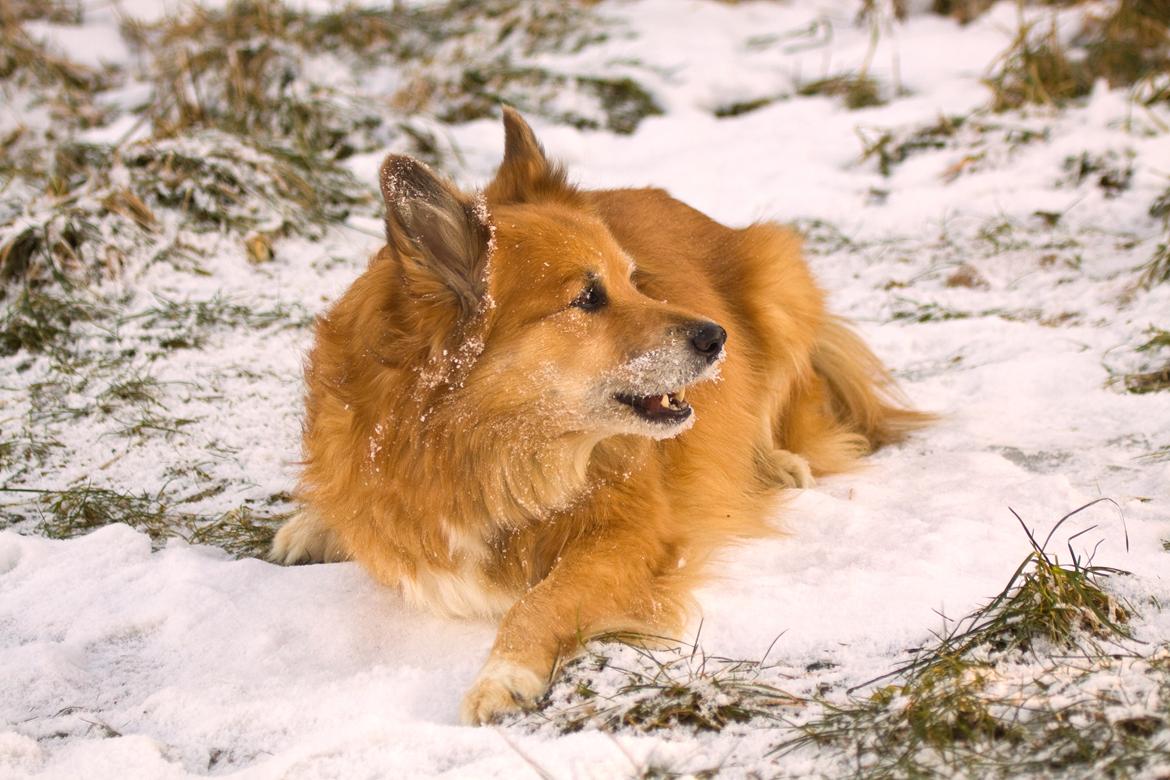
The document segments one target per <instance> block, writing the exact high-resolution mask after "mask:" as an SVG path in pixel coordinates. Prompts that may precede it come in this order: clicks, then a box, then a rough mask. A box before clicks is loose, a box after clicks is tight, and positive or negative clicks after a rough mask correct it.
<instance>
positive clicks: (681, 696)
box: [523, 634, 801, 733]
mask: <svg viewBox="0 0 1170 780" xmlns="http://www.w3.org/2000/svg"><path fill="white" fill-rule="evenodd" d="M664 642H665V643H666V644H668V645H669V647H668V648H667V649H665V650H663V649H651V648H652V647H655V646H661V645H662V644H664ZM697 642H698V639H696V642H695V643H694V644H688V643H681V642H677V641H674V640H663V638H661V637H647V636H639V635H635V634H610V635H607V636H603V637H599V638H597V639H595V640H592V641H590V642H589V643H588V644H587V645H586V646H585V648H584V650H585V652H584V654H583V655H582V656H580V657H578V658H575V659H573V660H572V661H570V662H569V663H567V664H565V666H564V668H563V669H562V674H561V676H560V677H559V678H558V680H557V682H556V683H555V684H554V686H553V688H552V689H551V690H550V691H549V693H548V694H547V695H546V696H545V698H544V700H543V701H542V703H541V705H540V709H539V710H537V711H536V712H535V713H533V714H531V715H528V716H526V717H525V718H524V720H523V722H524V723H525V724H526V725H530V726H539V727H545V728H551V729H553V730H555V731H556V732H558V733H572V732H575V731H581V730H582V729H601V730H603V731H618V730H631V731H636V732H650V731H656V730H661V729H673V728H684V729H690V730H694V731H714V732H719V731H722V730H723V729H724V728H726V727H728V726H730V725H732V724H742V723H747V722H749V721H752V720H755V719H762V720H768V721H776V720H779V718H780V717H781V715H782V713H783V712H784V709H785V708H786V707H791V706H799V705H800V703H801V701H800V699H799V698H797V697H795V696H793V695H791V694H789V693H786V692H784V691H782V690H780V689H779V688H777V687H774V686H773V685H770V684H768V683H767V682H766V681H765V680H766V679H767V677H768V672H769V667H767V666H766V665H765V664H764V662H763V661H744V660H733V659H729V658H719V657H711V656H708V655H707V654H706V653H705V652H704V651H703V650H702V648H701V647H699V645H698V644H697ZM765 657H766V654H765Z"/></svg>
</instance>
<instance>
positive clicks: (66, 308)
mask: <svg viewBox="0 0 1170 780" xmlns="http://www.w3.org/2000/svg"><path fill="white" fill-rule="evenodd" d="M9 292H10V294H11V295H13V297H12V298H11V299H9V300H6V301H5V302H4V308H3V314H0V357H6V356H9V355H15V354H17V353H18V352H21V351H25V352H28V353H31V354H49V355H51V356H53V357H55V358H57V359H58V360H62V361H63V360H65V359H67V358H70V357H72V356H73V355H74V353H75V350H74V348H73V347H74V345H73V344H72V343H71V339H70V334H71V332H72V329H73V326H74V324H75V323H79V322H89V321H92V320H94V319H96V318H98V317H101V316H106V315H108V311H106V310H105V309H104V308H103V307H102V306H100V305H99V304H95V303H91V302H87V301H85V300H82V299H81V298H78V297H75V296H69V295H65V294H62V293H59V292H58V293H53V292H49V291H48V290H36V289H32V288H28V287H25V288H21V289H19V290H15V289H11V288H10V291H9ZM0 300H3V297H2V296H0Z"/></svg>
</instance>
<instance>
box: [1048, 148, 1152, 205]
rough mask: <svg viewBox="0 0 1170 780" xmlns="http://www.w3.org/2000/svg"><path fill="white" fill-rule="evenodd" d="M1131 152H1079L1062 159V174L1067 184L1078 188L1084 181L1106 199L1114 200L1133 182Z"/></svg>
mask: <svg viewBox="0 0 1170 780" xmlns="http://www.w3.org/2000/svg"><path fill="white" fill-rule="evenodd" d="M1133 157H1134V155H1133V152H1132V151H1128V150H1127V151H1126V152H1125V153H1118V152H1115V151H1107V152H1104V153H1101V154H1095V153H1092V152H1087V151H1085V152H1081V153H1080V154H1079V155H1073V156H1069V157H1066V158H1065V159H1064V164H1063V168H1064V172H1065V175H1066V176H1067V177H1068V180H1069V183H1070V184H1071V185H1072V186H1074V187H1079V186H1080V185H1081V184H1083V183H1084V182H1086V181H1091V182H1092V183H1093V184H1094V185H1096V186H1097V187H1098V188H1099V189H1100V190H1101V191H1102V192H1103V193H1104V194H1105V197H1107V198H1116V197H1117V196H1118V195H1120V194H1122V193H1123V192H1125V191H1126V190H1128V189H1129V187H1130V184H1131V183H1132V182H1133V174H1134V166H1133Z"/></svg>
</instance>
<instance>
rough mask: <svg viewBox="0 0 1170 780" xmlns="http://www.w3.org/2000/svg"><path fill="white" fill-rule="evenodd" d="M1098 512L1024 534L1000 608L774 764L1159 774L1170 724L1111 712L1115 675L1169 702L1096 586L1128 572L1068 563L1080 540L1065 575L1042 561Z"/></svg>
mask: <svg viewBox="0 0 1170 780" xmlns="http://www.w3.org/2000/svg"><path fill="white" fill-rule="evenodd" d="M1096 503H1098V502H1093V504H1096ZM1093 504H1089V505H1086V506H1085V507H1081V508H1080V509H1077V510H1075V511H1074V512H1072V513H1070V514H1069V515H1066V516H1065V517H1064V518H1062V519H1061V520H1060V521H1058V522H1057V523H1056V524H1055V525H1054V527H1053V529H1052V531H1051V532H1050V533H1049V534H1048V537H1047V538H1046V539H1045V540H1044V541H1043V542H1040V541H1039V540H1038V539H1037V538H1036V536H1035V535H1033V533H1032V531H1031V530H1029V529H1028V528H1027V527H1026V526H1025V527H1024V530H1025V532H1026V533H1027V536H1028V540H1029V543H1030V545H1031V547H1032V550H1031V552H1030V553H1029V554H1028V556H1027V557H1026V558H1025V559H1024V561H1023V562H1022V563H1021V564H1020V566H1019V567H1018V568H1017V569H1016V572H1015V573H1014V574H1013V576H1012V577H1011V579H1010V580H1009V582H1008V584H1007V586H1006V587H1005V588H1004V590H1003V591H1002V592H1001V593H1000V594H999V595H998V596H996V597H995V598H993V599H992V600H991V601H990V602H988V603H987V604H986V605H985V606H983V607H982V608H980V609H978V610H976V611H975V612H973V613H972V614H971V615H968V616H967V617H965V618H963V619H962V620H960V621H958V622H957V623H956V624H954V627H953V629H951V630H949V631H947V632H946V633H944V634H943V635H940V636H938V637H937V640H936V641H935V642H934V643H933V644H931V645H929V646H928V647H925V648H923V649H922V650H920V651H919V652H918V654H917V657H916V658H915V659H914V660H913V661H912V662H911V663H909V664H907V665H906V666H904V667H902V668H900V669H898V670H896V671H895V672H894V673H892V675H891V676H896V677H897V678H898V681H897V682H895V683H893V684H887V685H884V686H882V687H878V688H876V689H873V690H872V692H871V693H870V694H869V695H868V696H862V697H856V696H852V697H850V698H848V699H847V700H846V701H845V702H844V703H841V702H832V701H828V700H823V701H822V702H821V704H822V706H823V708H824V709H823V711H822V714H821V715H820V716H818V717H815V718H813V719H811V720H808V721H805V722H803V723H798V724H796V729H797V731H798V734H797V735H796V736H794V737H792V738H790V739H787V740H785V741H783V742H782V743H780V744H779V745H778V746H777V747H776V752H777V753H778V754H780V755H786V754H788V753H791V752H793V751H796V750H800V749H802V748H810V747H811V748H816V749H818V750H824V749H837V750H838V751H840V752H841V753H842V755H846V756H848V757H849V764H850V766H851V767H853V772H854V775H853V776H855V777H862V778H890V777H928V776H936V775H937V774H940V773H942V774H959V775H962V776H979V777H1008V776H1018V775H1019V774H1020V773H1039V774H1041V775H1045V776H1047V775H1050V774H1052V773H1057V774H1060V773H1064V772H1069V773H1071V774H1070V775H1069V776H1077V777H1082V776H1084V777H1088V776H1128V773H1129V772H1132V771H1135V770H1137V769H1140V768H1142V767H1144V766H1149V765H1156V762H1157V757H1158V756H1159V755H1160V751H1161V749H1162V744H1161V736H1160V735H1161V734H1162V732H1163V730H1164V729H1165V728H1167V727H1168V726H1170V719H1167V718H1166V717H1164V716H1163V715H1162V714H1161V713H1159V712H1157V711H1144V712H1143V711H1137V712H1135V711H1134V710H1135V709H1138V710H1140V709H1141V708H1130V709H1129V710H1128V711H1124V712H1123V711H1122V710H1123V709H1124V708H1119V707H1118V705H1119V704H1120V701H1119V697H1121V698H1125V697H1124V692H1123V691H1122V690H1121V689H1120V688H1119V687H1118V686H1117V683H1116V676H1117V675H1119V674H1122V673H1126V674H1148V675H1150V677H1151V682H1150V687H1151V688H1152V689H1154V690H1162V691H1168V690H1170V674H1166V673H1165V670H1163V669H1162V668H1161V666H1162V665H1163V664H1164V662H1165V659H1164V657H1163V656H1164V651H1161V650H1159V651H1155V652H1154V653H1152V654H1150V655H1148V656H1147V657H1144V658H1143V657H1140V656H1139V655H1136V654H1135V653H1134V652H1133V651H1132V650H1130V649H1127V648H1128V646H1129V643H1130V641H1131V640H1132V636H1131V634H1130V632H1129V628H1128V623H1129V621H1130V618H1131V616H1132V614H1133V610H1132V607H1131V606H1130V605H1128V604H1126V603H1124V602H1123V601H1121V600H1120V599H1118V598H1117V597H1115V596H1113V595H1112V594H1110V593H1109V592H1108V591H1106V590H1105V589H1104V587H1103V586H1104V583H1105V582H1106V581H1107V580H1108V579H1109V578H1111V577H1116V576H1120V575H1124V574H1125V572H1122V571H1120V570H1117V569H1112V568H1109V567H1103V566H1098V565H1095V564H1093V563H1092V561H1091V560H1086V559H1084V558H1082V557H1080V556H1078V555H1076V554H1075V553H1074V552H1073V549H1072V547H1071V543H1072V541H1073V540H1074V539H1076V538H1077V536H1080V535H1081V534H1076V535H1074V536H1073V537H1071V538H1070V539H1069V560H1068V561H1067V562H1066V563H1061V562H1060V561H1059V560H1058V557H1057V556H1056V555H1055V554H1054V553H1051V552H1049V551H1048V550H1047V547H1048V545H1049V543H1050V542H1051V540H1052V537H1053V535H1054V534H1055V533H1056V531H1057V530H1058V529H1059V528H1060V527H1061V526H1062V525H1063V524H1064V523H1065V522H1066V521H1067V520H1068V519H1069V518H1071V517H1073V516H1074V515H1076V514H1078V513H1079V512H1081V511H1084V510H1085V509H1087V508H1088V507H1089V506H1092V505H1093ZM1013 514H1014V513H1013ZM1016 517H1017V519H1019V516H1018V515H1017V516H1016ZM1020 523H1021V525H1024V523H1023V520H1020ZM1086 530H1089V529H1086ZM1081 533H1084V532H1081ZM1037 662H1040V664H1041V666H1040V667H1039V668H1038V667H1037ZM1098 676H1099V677H1098ZM884 679H886V678H879V679H878V680H874V681H871V682H870V683H866V684H865V685H864V686H859V687H869V686H870V685H872V684H873V683H875V682H881V681H882V680H884ZM1098 679H1100V680H1103V681H1108V682H1106V684H1105V685H1100V684H1098V683H1097V680H1098ZM1146 709H1147V710H1148V708H1146Z"/></svg>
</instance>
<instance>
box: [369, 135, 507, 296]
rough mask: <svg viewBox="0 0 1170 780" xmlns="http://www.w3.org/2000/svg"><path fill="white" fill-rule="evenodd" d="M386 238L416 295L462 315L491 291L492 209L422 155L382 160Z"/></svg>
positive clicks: (392, 156) (391, 156) (405, 280)
mask: <svg viewBox="0 0 1170 780" xmlns="http://www.w3.org/2000/svg"><path fill="white" fill-rule="evenodd" d="M381 184H382V197H383V199H385V201H386V243H387V244H388V245H389V247H390V249H391V250H392V253H393V254H394V255H395V256H396V257H397V259H398V261H399V263H400V264H401V267H402V272H403V277H404V282H405V284H406V287H407V289H408V290H409V292H410V294H411V296H412V297H415V298H421V299H425V300H430V301H435V302H438V303H446V304H450V305H451V306H453V307H456V308H457V309H458V313H459V316H460V318H461V319H462V318H465V317H470V316H471V315H473V314H474V313H475V312H477V311H478V310H479V308H480V304H481V302H482V300H483V297H484V295H485V293H486V291H487V262H488V253H489V246H490V244H491V237H492V229H491V225H490V224H489V222H488V214H487V209H486V207H485V206H484V204H483V203H482V201H480V202H478V203H477V202H476V200H475V199H473V198H472V197H471V196H469V195H467V194H465V193H463V192H461V191H460V190H459V189H457V188H456V187H455V185H453V184H451V183H450V182H448V181H446V180H444V179H442V178H440V177H438V176H436V175H435V174H434V173H433V172H432V171H431V169H430V168H428V167H427V166H426V165H424V164H423V163H421V162H419V161H418V160H415V159H412V158H410V157H406V156H404V155H399V154H392V155H390V156H389V157H387V158H386V160H385V162H383V163H382V175H381Z"/></svg>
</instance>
